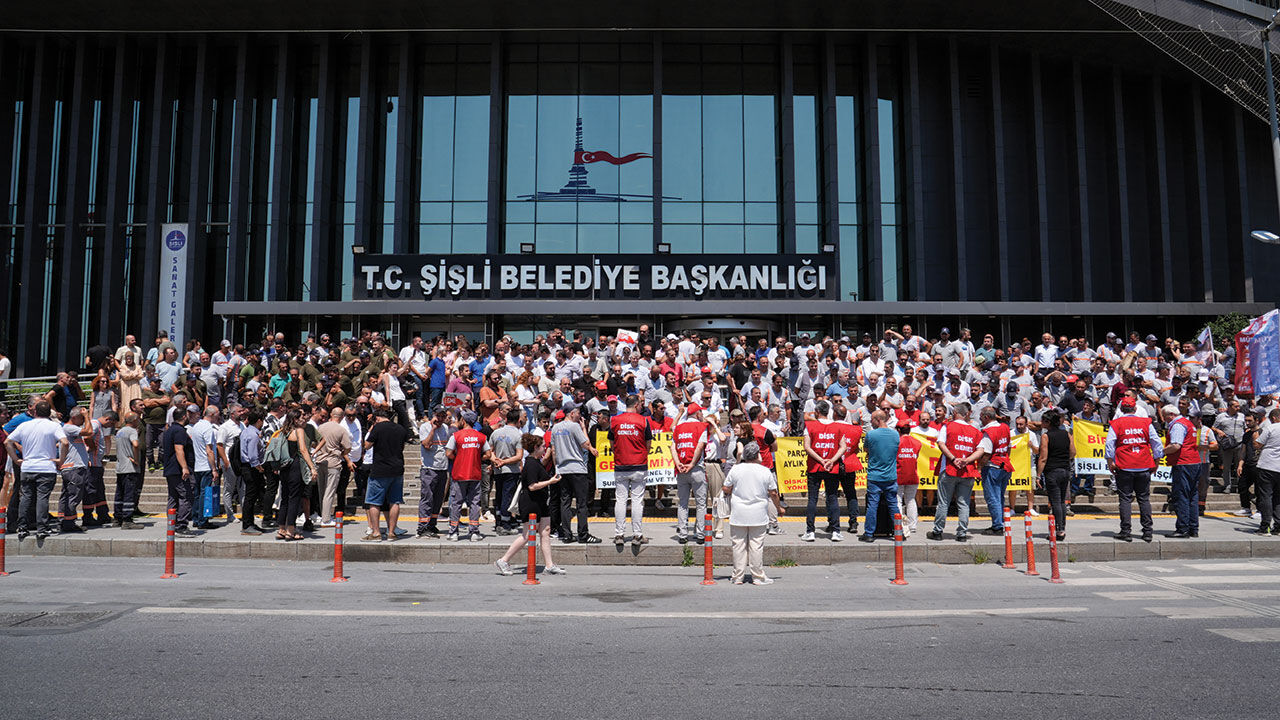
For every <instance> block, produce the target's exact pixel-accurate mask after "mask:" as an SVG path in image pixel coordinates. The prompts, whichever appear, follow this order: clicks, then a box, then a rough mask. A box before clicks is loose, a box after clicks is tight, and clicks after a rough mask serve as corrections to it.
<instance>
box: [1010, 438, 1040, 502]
mask: <svg viewBox="0 0 1280 720" xmlns="http://www.w3.org/2000/svg"><path fill="white" fill-rule="evenodd" d="M1009 460H1010V462H1012V463H1013V477H1011V478H1010V479H1009V489H1010V490H1031V489H1033V488H1034V484H1035V472H1034V471H1033V470H1032V469H1031V468H1032V467H1033V465H1032V463H1031V436H1030V435H1026V434H1023V435H1018V436H1017V437H1014V438H1013V441H1012V442H1010V443H1009Z"/></svg>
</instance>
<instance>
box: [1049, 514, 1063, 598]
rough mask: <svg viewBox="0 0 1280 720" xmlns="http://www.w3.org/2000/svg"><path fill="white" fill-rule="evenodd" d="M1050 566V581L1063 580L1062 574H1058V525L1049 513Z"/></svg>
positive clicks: (1057, 581)
mask: <svg viewBox="0 0 1280 720" xmlns="http://www.w3.org/2000/svg"><path fill="white" fill-rule="evenodd" d="M1049 568H1050V570H1051V572H1050V573H1049V582H1051V583H1055V584H1058V583H1061V582H1063V580H1062V576H1061V575H1059V574H1058V527H1057V523H1056V522H1054V519H1053V515H1049Z"/></svg>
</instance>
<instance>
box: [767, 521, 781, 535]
mask: <svg viewBox="0 0 1280 720" xmlns="http://www.w3.org/2000/svg"><path fill="white" fill-rule="evenodd" d="M765 532H766V533H767V534H769V535H781V534H782V526H781V525H779V524H777V523H774V524H772V525H770V526H769V529H768V530H766V531H765Z"/></svg>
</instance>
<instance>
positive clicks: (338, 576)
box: [329, 513, 350, 582]
mask: <svg viewBox="0 0 1280 720" xmlns="http://www.w3.org/2000/svg"><path fill="white" fill-rule="evenodd" d="M334 521H335V522H337V523H338V524H337V526H336V527H335V528H334V529H333V579H332V580H330V581H329V582H346V581H347V580H349V579H350V578H348V577H347V576H346V575H343V574H342V513H336V514H335V515H334Z"/></svg>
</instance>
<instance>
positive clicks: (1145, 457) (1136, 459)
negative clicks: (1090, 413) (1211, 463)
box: [1111, 415, 1199, 470]
mask: <svg viewBox="0 0 1280 720" xmlns="http://www.w3.org/2000/svg"><path fill="white" fill-rule="evenodd" d="M1111 431H1112V432H1114V433H1115V434H1116V441H1115V448H1116V468H1117V469H1120V470H1151V469H1152V468H1154V467H1155V466H1156V458H1155V456H1154V455H1152V454H1151V444H1150V441H1149V438H1150V437H1151V418H1144V417H1138V416H1137V415H1119V416H1117V417H1116V418H1115V419H1114V420H1112V421H1111ZM1197 455H1198V454H1197ZM1197 462H1199V460H1197Z"/></svg>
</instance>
